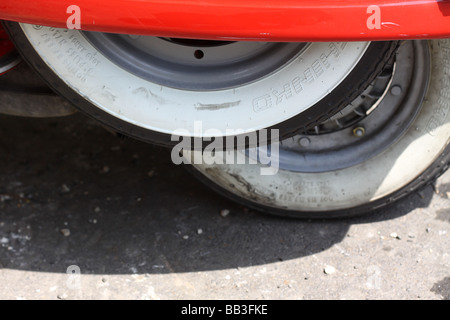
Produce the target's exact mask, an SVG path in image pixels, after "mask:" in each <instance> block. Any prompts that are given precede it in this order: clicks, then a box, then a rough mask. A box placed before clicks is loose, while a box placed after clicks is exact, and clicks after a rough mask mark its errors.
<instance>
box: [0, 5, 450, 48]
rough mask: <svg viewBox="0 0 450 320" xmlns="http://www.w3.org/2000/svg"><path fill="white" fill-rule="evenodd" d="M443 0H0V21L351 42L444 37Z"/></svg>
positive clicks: (447, 8) (449, 30) (447, 28)
mask: <svg viewBox="0 0 450 320" xmlns="http://www.w3.org/2000/svg"><path fill="white" fill-rule="evenodd" d="M449 15H450V1H447V0H441V1H438V0H419V1H399V0H371V1H368V0H347V1H338V0H326V1H323V0H322V1H317V0H265V1H261V0H244V1H243V0H205V1H191V0H171V1H167V0H77V1H72V0H71V1H68V0H33V1H17V0H2V2H1V3H0V20H11V21H17V22H25V23H32V24H38V25H43V26H53V27H61V28H66V27H68V28H81V29H82V30H89V31H102V32H112V33H126V34H142V35H152V36H163V37H172V38H173V37H177V38H194V39H210V40H212V39H216V40H217V39H221V40H224V39H226V40H259V41H261V40H263V41H337V40H339V41H352V40H392V39H429V38H445V37H448V36H449V35H450V16H449Z"/></svg>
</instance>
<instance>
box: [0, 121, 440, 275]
mask: <svg viewBox="0 0 450 320" xmlns="http://www.w3.org/2000/svg"><path fill="white" fill-rule="evenodd" d="M0 133H1V135H0V152H1V157H0V170H1V174H0V267H3V268H9V269H18V270H32V271H43V272H59V273H60V272H62V273H64V272H65V271H66V269H67V267H68V266H70V265H78V266H79V267H80V268H81V270H83V273H84V274H86V273H91V274H98V273H101V274H127V273H167V272H190V271H203V270H219V269H225V268H236V267H246V266H252V265H261V264H266V263H272V262H276V261H282V260H289V259H294V258H299V257H302V256H306V255H311V254H314V253H317V252H320V251H322V250H325V249H327V248H329V247H330V246H332V245H333V244H335V243H339V242H340V241H341V240H342V239H343V238H344V237H345V236H346V233H347V231H348V228H349V226H350V225H351V224H354V223H368V222H374V221H377V220H385V219H391V218H394V217H398V216H400V215H403V214H406V213H408V212H410V211H411V210H413V209H414V208H417V207H426V206H427V205H428V203H429V201H430V199H431V196H432V193H433V191H432V190H431V188H428V189H425V190H424V191H422V193H421V196H418V195H417V194H413V195H412V196H410V197H408V198H407V199H405V200H404V201H401V202H399V203H397V204H396V205H394V206H392V207H390V208H389V209H388V210H384V211H381V212H379V213H377V214H373V215H370V216H369V217H362V218H355V219H351V220H335V221H313V222H312V221H298V220H292V219H282V218H277V217H271V216H268V215H265V214H261V213H257V212H253V211H251V210H248V209H246V208H244V207H242V206H240V205H237V204H234V203H232V202H230V201H228V200H226V199H224V198H222V197H221V196H219V195H217V194H215V193H214V192H212V191H210V190H209V189H208V188H207V187H205V186H204V185H202V184H201V183H200V182H198V181H197V180H195V179H193V178H192V177H191V175H190V174H189V173H188V172H187V171H186V170H185V168H183V167H182V166H175V165H173V164H172V162H171V160H170V152H169V150H167V149H163V148H159V147H155V146H151V145H148V144H145V143H142V142H139V141H135V140H132V139H126V138H118V137H117V136H115V135H113V134H111V133H110V132H108V131H106V130H104V128H102V127H100V126H99V125H97V124H96V123H94V122H93V121H91V120H90V119H88V118H86V117H85V116H83V115H80V114H77V115H74V116H70V117H66V118H59V119H27V118H19V117H10V116H0ZM222 209H228V210H229V211H230V213H229V215H228V216H226V217H223V216H222V215H220V211H221V210H222Z"/></svg>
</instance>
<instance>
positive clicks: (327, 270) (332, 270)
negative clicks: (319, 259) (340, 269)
mask: <svg viewBox="0 0 450 320" xmlns="http://www.w3.org/2000/svg"><path fill="white" fill-rule="evenodd" d="M323 272H324V273H325V274H333V273H335V272H336V269H335V268H334V267H333V266H325V268H324V269H323Z"/></svg>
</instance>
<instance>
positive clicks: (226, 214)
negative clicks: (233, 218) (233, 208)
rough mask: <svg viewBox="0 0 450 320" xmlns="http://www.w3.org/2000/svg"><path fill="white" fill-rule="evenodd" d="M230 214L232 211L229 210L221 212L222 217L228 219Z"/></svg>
mask: <svg viewBox="0 0 450 320" xmlns="http://www.w3.org/2000/svg"><path fill="white" fill-rule="evenodd" d="M229 214H230V210H228V209H222V210H220V215H221V216H222V217H224V218H225V217H226V216H228V215H229Z"/></svg>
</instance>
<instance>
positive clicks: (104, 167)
mask: <svg viewBox="0 0 450 320" xmlns="http://www.w3.org/2000/svg"><path fill="white" fill-rule="evenodd" d="M109 171H110V169H109V167H108V166H103V168H102V171H101V173H108V172H109Z"/></svg>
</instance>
